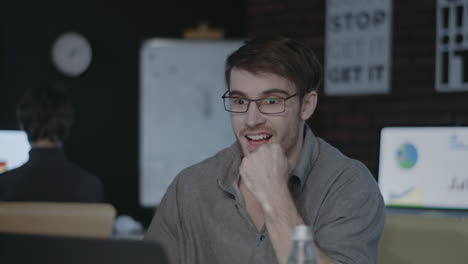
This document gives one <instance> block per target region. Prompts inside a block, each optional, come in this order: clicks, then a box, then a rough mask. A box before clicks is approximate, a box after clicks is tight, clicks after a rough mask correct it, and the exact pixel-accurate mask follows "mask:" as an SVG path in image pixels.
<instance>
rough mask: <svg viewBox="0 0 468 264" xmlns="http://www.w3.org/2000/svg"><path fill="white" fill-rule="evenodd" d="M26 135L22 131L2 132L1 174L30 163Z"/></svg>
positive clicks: (0, 149)
mask: <svg viewBox="0 0 468 264" xmlns="http://www.w3.org/2000/svg"><path fill="white" fill-rule="evenodd" d="M30 148H31V147H30V146H29V142H28V138H27V136H26V133H24V132H23V131H20V130H0V173H3V172H5V171H8V170H12V169H14V168H17V167H19V166H21V165H23V164H24V163H25V162H26V161H28V157H29V156H28V155H29V154H28V153H29V149H30Z"/></svg>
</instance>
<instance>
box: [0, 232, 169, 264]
mask: <svg viewBox="0 0 468 264" xmlns="http://www.w3.org/2000/svg"><path fill="white" fill-rule="evenodd" d="M0 262H1V263H2V264H32V263H34V264H63V263H67V264H83V263H97V264H101V263H102V264H104V263H112V264H132V263H138V264H167V263H168V262H167V258H166V255H165V253H164V251H163V249H162V247H161V246H160V245H159V244H157V243H155V242H153V241H142V240H124V239H112V238H107V239H103V238H86V237H63V236H44V235H31V234H14V233H0Z"/></svg>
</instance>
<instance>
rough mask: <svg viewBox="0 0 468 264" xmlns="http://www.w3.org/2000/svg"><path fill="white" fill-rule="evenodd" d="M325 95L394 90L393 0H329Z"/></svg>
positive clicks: (376, 92)
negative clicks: (392, 60)
mask: <svg viewBox="0 0 468 264" xmlns="http://www.w3.org/2000/svg"><path fill="white" fill-rule="evenodd" d="M326 9H327V11H326V22H325V34H326V39H325V77H324V78H325V80H324V86H325V94H327V95H361V94H382V93H388V92H389V90H390V77H391V76H390V75H391V32H392V1H391V0H327V7H326Z"/></svg>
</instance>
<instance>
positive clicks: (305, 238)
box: [288, 225, 316, 264]
mask: <svg viewBox="0 0 468 264" xmlns="http://www.w3.org/2000/svg"><path fill="white" fill-rule="evenodd" d="M291 238H292V240H293V246H292V248H291V252H290V254H289V258H288V264H315V263H316V261H315V252H314V248H313V245H312V241H313V236H312V230H311V229H310V227H308V226H306V225H297V226H295V227H294V229H293V232H292V236H291Z"/></svg>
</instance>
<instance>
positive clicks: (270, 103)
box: [261, 98, 281, 105]
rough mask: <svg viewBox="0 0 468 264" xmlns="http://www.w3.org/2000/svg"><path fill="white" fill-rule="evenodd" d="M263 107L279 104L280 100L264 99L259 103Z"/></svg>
mask: <svg viewBox="0 0 468 264" xmlns="http://www.w3.org/2000/svg"><path fill="white" fill-rule="evenodd" d="M261 103H262V104H264V105H272V104H279V103H281V99H278V98H266V99H263V100H262V101H261Z"/></svg>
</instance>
